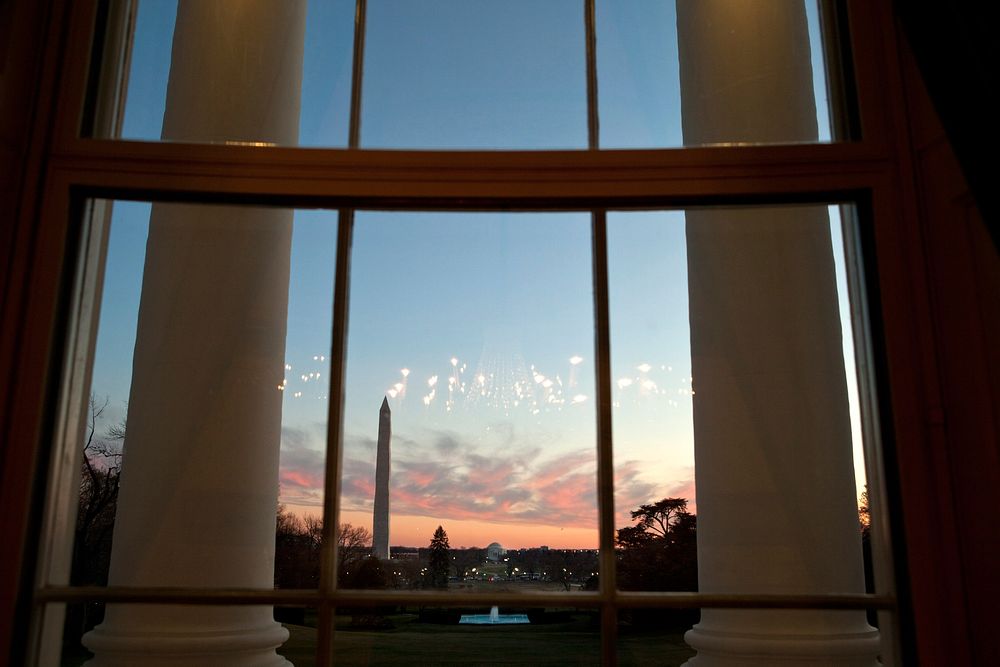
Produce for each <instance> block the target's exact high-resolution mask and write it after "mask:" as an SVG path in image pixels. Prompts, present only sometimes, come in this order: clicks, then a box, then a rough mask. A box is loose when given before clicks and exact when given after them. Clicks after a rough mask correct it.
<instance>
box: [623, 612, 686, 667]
mask: <svg viewBox="0 0 1000 667" xmlns="http://www.w3.org/2000/svg"><path fill="white" fill-rule="evenodd" d="M697 622H698V610H697V609H621V610H619V611H618V664H619V665H620V667H643V666H644V665H663V667H680V666H681V665H683V664H684V663H686V662H687V661H688V660H690V659H691V658H693V657H694V656H695V651H694V650H693V649H692V648H691V647H690V646H688V645H687V642H685V641H684V633H685V632H687V631H688V630H690V629H691V626H692V625H693V624H695V623H697Z"/></svg>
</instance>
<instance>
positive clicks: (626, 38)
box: [93, 0, 862, 548]
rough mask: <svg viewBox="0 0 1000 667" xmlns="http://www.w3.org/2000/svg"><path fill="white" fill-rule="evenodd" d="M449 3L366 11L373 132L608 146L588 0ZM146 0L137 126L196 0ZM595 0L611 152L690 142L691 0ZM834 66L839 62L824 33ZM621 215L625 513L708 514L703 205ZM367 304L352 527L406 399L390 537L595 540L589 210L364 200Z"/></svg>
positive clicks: (120, 364) (615, 228)
mask: <svg viewBox="0 0 1000 667" xmlns="http://www.w3.org/2000/svg"><path fill="white" fill-rule="evenodd" d="M809 4H810V21H811V26H810V28H811V35H812V36H813V40H814V43H815V41H816V39H817V34H818V32H817V30H818V28H817V25H816V19H815V11H814V7H813V6H812V3H809ZM427 6H428V5H427V4H426V3H410V2H379V1H373V0H370V1H369V3H368V8H369V16H368V27H369V32H368V35H367V43H366V49H367V51H366V54H367V55H366V61H365V82H364V98H363V100H364V106H363V114H362V133H361V140H362V145H363V146H364V147H371V148H380V147H397V148H425V147H429V148H529V149H530V148H585V147H586V91H585V71H584V33H583V19H582V16H581V15H580V11H581V7H582V3H580V2H579V1H578V0H569V1H548V2H544V3H536V2H503V3H495V2H485V1H475V2H468V1H459V0H452V1H448V2H438V3H435V5H434V7H440V9H436V10H435V11H427ZM139 7H140V9H139V16H138V22H137V27H136V38H135V45H136V46H135V51H134V55H133V74H132V76H131V79H130V82H129V97H128V104H127V107H126V115H125V127H124V131H123V135H124V136H125V137H126V138H136V139H157V138H158V137H159V135H160V126H161V123H162V117H163V105H164V100H165V94H166V79H167V75H168V72H169V54H170V43H171V41H170V40H171V34H172V30H173V19H174V12H175V5H174V4H173V3H171V2H168V1H160V2H157V1H149V0H144V1H143V2H141V3H140V5H139ZM353 7H354V3H353V1H352V2H344V1H343V0H337V1H334V2H310V3H309V15H308V26H307V34H306V59H305V65H304V83H303V93H302V94H303V100H302V116H301V126H300V144H302V145H305V146H330V147H343V146H344V145H345V144H346V137H347V122H346V119H347V116H348V100H349V94H350V90H349V86H350V69H351V67H350V54H351V39H352V30H353V11H354V9H353ZM597 7H598V15H597V19H598V45H599V46H598V55H599V59H598V66H599V75H600V79H599V90H600V105H599V108H600V117H601V143H602V146H604V147H653V146H655V147H669V146H680V145H682V140H681V130H680V107H679V83H678V74H677V56H676V48H677V46H676V35H675V34H674V27H675V25H674V24H675V19H674V16H673V3H672V2H660V1H652V0H650V1H646V2H634V3H633V2H630V3H612V2H610V0H599V1H598V3H597ZM526 16H530V19H531V20H525V17H526ZM813 62H814V69H815V70H816V71H821V65H820V63H821V59H820V55H819V52H818V49H814V58H813ZM821 78H822V77H817V81H816V92H817V105H818V108H819V109H820V111H819V112H818V114H817V115H818V117H819V119H820V128H821V138H822V139H828V138H829V130H828V125H829V124H828V122H827V118H826V99H825V95H826V94H825V88H824V84H823V82H822V80H821ZM248 139H250V138H248ZM149 209H150V206H149V204H144V203H129V202H119V203H116V205H115V209H114V217H113V221H112V233H111V240H110V247H109V252H108V263H107V274H106V278H105V295H104V300H103V305H102V313H101V325H100V332H99V340H98V347H97V357H96V362H95V369H94V380H93V392H94V393H95V394H97V395H99V396H105V395H106V396H108V397H109V398H110V400H111V406H110V407H111V410H110V411H109V413H108V420H109V421H111V422H114V421H116V420H117V419H118V418H120V416H121V414H122V412H123V410H124V407H125V403H126V401H127V399H128V392H129V381H130V374H131V361H132V349H133V345H134V339H135V324H136V316H137V309H138V302H139V290H140V287H141V280H140V277H141V274H142V266H143V257H144V251H145V250H144V249H145V239H146V231H147V227H148V218H149ZM831 210H832V211H833V212H835V211H836V209H831ZM336 224H337V217H336V213H335V212H331V211H310V210H297V211H296V212H295V219H294V232H293V241H292V274H291V283H290V288H289V314H288V336H287V343H286V355H285V356H286V381H287V385H286V388H285V390H284V398H283V401H284V403H283V422H282V442H281V464H280V465H281V470H280V485H281V486H280V493H281V496H280V499H281V501H282V502H283V503H285V504H286V505H287V506H288V507H289V508H290V509H291V510H293V511H295V512H299V513H320V512H321V511H322V497H323V491H322V488H323V482H324V480H323V475H324V465H325V464H324V461H325V451H324V449H325V443H326V415H327V398H328V379H329V375H328V371H329V355H330V326H331V313H332V286H333V269H334V257H335V250H336V247H335V246H336ZM608 224H609V232H608V234H609V263H610V303H611V344H612V364H613V368H612V373H613V382H614V391H615V393H614V403H615V409H614V414H613V418H614V444H615V479H616V498H615V502H616V509H617V516H618V525H619V526H624V525H627V524H628V522H629V520H628V511H629V510H630V509H633V508H634V507H636V506H637V505H638V504H641V503H644V502H650V501H655V500H658V499H660V498H663V497H665V496H682V497H686V498H688V499H689V501H691V504H692V509H696V499H695V495H694V457H693V435H692V425H691V392H690V389H691V362H690V350H689V330H688V316H687V308H688V305H687V284H686V277H687V274H686V272H687V267H686V258H685V241H684V216H683V213H682V212H677V211H674V212H662V211H660V212H622V213H614V212H612V213H610V214H609V219H608ZM833 238H834V243H835V254H836V256H837V262H838V272H839V273H838V280H839V281H840V284H841V285H843V261H842V257H841V252H840V239H839V232H838V233H835V234H834V235H833ZM841 294H842V297H843V289H842V290H841ZM841 304H842V312H843V313H844V315H843V317H844V318H845V321H846V311H845V310H844V309H846V302H845V300H844V299H843V298H842V299H841ZM349 321H350V329H349V332H348V358H347V378H346V386H345V406H346V412H345V423H344V436H345V443H344V456H343V480H342V487H343V496H342V508H343V511H342V516H341V520H342V521H348V522H350V523H352V524H355V525H362V526H365V527H368V528H370V527H371V507H372V494H373V489H374V468H375V438H376V435H377V428H378V411H379V406H380V404H381V402H382V399H383V396H389V403H390V406H391V408H392V411H393V440H392V482H391V508H392V515H391V532H390V542H391V544H393V545H409V546H424V545H426V544H427V542H428V541H429V540H430V537H431V534H432V533H433V531H434V528H436V527H437V525H439V524H441V525H443V526H444V528H445V529H446V531H447V532H448V535H449V537H450V539H451V544H452V546H485V545H486V544H488V543H490V542H493V541H497V542H500V543H502V544H503V545H504V546H505V547H508V548H512V547H528V546H538V545H542V544H545V545H548V546H550V547H569V548H593V547H596V546H597V533H596V528H597V506H596V492H595V474H596V440H595V424H596V416H595V412H594V411H595V403H594V398H595V396H594V393H595V390H594V364H593V361H594V352H593V335H594V332H593V292H592V276H591V251H590V217H589V214H587V213H401V212H375V211H360V212H358V214H357V216H356V226H355V234H354V245H353V248H352V275H351V311H350V320H349ZM845 340H846V341H847V342H848V347H847V348H846V349H845V357H847V358H850V357H851V356H852V354H853V352H852V350H851V349H850V346H849V343H850V338H849V336H848V337H847V338H846V339H845ZM849 377H850V378H851V379H853V371H852V372H851V373H850V374H849ZM854 393H855V392H853V390H852V397H851V398H852V416H853V417H854V420H855V433H856V436H855V440H856V447H855V459H856V461H860V452H859V451H858V450H859V446H860V438H859V437H858V436H857V432H858V426H857V408H856V404H857V401H856V400H855V396H854ZM858 465H860V463H859V464H858ZM861 483H862V482H861V481H860V478H859V486H860V484H861Z"/></svg>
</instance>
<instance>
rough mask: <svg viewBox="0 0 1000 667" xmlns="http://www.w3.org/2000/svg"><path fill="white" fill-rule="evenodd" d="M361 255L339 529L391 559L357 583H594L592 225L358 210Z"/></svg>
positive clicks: (556, 586)
mask: <svg viewBox="0 0 1000 667" xmlns="http://www.w3.org/2000/svg"><path fill="white" fill-rule="evenodd" d="M352 252H353V259H352V279H351V313H350V331H349V335H348V341H349V343H348V356H347V385H346V388H345V423H344V459H343V480H342V493H343V495H342V498H341V517H340V521H341V522H342V523H347V524H351V525H352V526H354V527H356V528H361V529H362V530H363V531H365V532H366V533H367V532H368V531H371V532H373V533H374V538H375V546H374V549H373V551H374V553H375V554H376V555H379V556H381V562H379V561H378V560H375V561H370V560H367V553H364V552H362V553H361V554H359V555H363V556H364V557H365V559H363V560H362V561H361V562H359V563H358V564H357V567H358V569H357V570H356V571H357V572H358V573H359V574H360V573H361V572H362V568H367V569H366V570H365V572H366V574H365V576H364V577H363V578H362V579H359V580H353V579H350V578H347V579H345V580H344V581H345V585H347V586H350V587H361V588H366V587H381V586H394V587H403V588H419V587H431V588H447V589H449V590H453V591H457V592H477V591H478V592H488V591H506V590H514V591H525V592H530V591H537V590H546V591H569V590H580V589H581V588H583V587H586V586H587V585H588V581H589V580H590V579H591V577H592V575H593V573H594V572H596V560H597V558H596V547H597V506H596V495H595V494H596V446H595V431H594V429H595V415H594V408H593V404H594V382H593V362H592V358H591V355H592V353H591V350H592V349H593V305H592V298H593V297H592V294H593V292H592V288H591V284H592V283H591V275H590V221H589V216H588V215H586V214H570V213H558V214H555V213H549V214H527V213H525V214H499V213H498V214H486V213H461V214H458V213H378V212H360V213H358V214H357V219H356V226H355V232H354V247H353V251H352ZM380 469H381V471H382V472H380ZM390 471H391V473H390ZM380 526H381V528H380ZM439 527H440V529H441V530H440V532H439V531H438V528H439ZM368 534H369V535H370V534H371V533H368ZM366 539H369V540H370V539H371V538H370V537H367V536H366ZM444 539H447V544H448V548H445V547H444V542H443V540H444ZM368 544H370V542H368ZM387 551H388V552H389V554H387V553H386V552H387ZM387 555H391V560H388V559H387V558H386V556H387ZM369 575H371V576H370V577H369ZM345 576H346V575H345ZM350 576H351V577H353V576H354V573H353V572H352V574H351V575H350Z"/></svg>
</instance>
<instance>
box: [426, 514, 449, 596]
mask: <svg viewBox="0 0 1000 667" xmlns="http://www.w3.org/2000/svg"><path fill="white" fill-rule="evenodd" d="M430 550H431V557H430V566H429V567H428V571H427V584H428V586H430V587H431V588H448V569H449V568H450V566H451V556H450V555H449V554H450V548H449V545H448V533H446V532H444V528H442V527H441V526H438V527H437V530H435V531H434V537H432V538H431V545H430Z"/></svg>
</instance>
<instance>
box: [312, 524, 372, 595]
mask: <svg viewBox="0 0 1000 667" xmlns="http://www.w3.org/2000/svg"><path fill="white" fill-rule="evenodd" d="M317 520H318V519H317ZM319 531H320V533H321V534H322V532H323V523H322V521H320V524H319ZM371 551H372V534H371V531H370V530H368V529H367V528H365V527H363V526H352V525H351V524H349V523H342V524H340V526H339V530H338V532H337V580H338V581H339V582H340V585H341V586H347V585H348V582H349V581H351V577H355V576H358V573H359V572H360V571H361V566H362V564H363V563H364V562H365V560H366V559H368V557H369V556H371ZM372 569H373V565H371V564H369V565H368V571H369V574H370V572H371V570H372ZM352 573H353V574H352ZM367 580H369V581H370V580H372V577H370V576H369V577H368V579H367ZM350 587H351V588H364V586H353V585H352V586H350Z"/></svg>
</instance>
